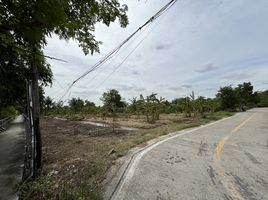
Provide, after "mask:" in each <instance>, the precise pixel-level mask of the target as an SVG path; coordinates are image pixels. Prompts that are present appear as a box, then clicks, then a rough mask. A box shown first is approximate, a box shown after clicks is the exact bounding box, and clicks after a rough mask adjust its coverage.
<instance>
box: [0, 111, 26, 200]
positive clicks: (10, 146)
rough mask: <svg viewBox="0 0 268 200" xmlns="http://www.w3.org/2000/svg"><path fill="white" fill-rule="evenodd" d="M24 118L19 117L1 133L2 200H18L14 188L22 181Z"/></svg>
mask: <svg viewBox="0 0 268 200" xmlns="http://www.w3.org/2000/svg"><path fill="white" fill-rule="evenodd" d="M24 134H25V133H24V125H23V117H22V116H20V117H17V118H16V119H15V120H14V121H13V122H12V123H11V124H10V127H9V128H8V129H7V130H6V131H4V132H2V133H0V200H15V199H18V197H17V195H16V194H15V191H14V187H15V185H16V184H17V183H18V182H19V181H21V178H22V172H23V168H22V165H23V162H24V145H25V139H24V137H25V136H24Z"/></svg>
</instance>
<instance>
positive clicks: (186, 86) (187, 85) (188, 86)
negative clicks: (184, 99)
mask: <svg viewBox="0 0 268 200" xmlns="http://www.w3.org/2000/svg"><path fill="white" fill-rule="evenodd" d="M181 87H183V88H187V89H189V88H192V87H193V86H192V85H189V84H185V85H182V86H181Z"/></svg>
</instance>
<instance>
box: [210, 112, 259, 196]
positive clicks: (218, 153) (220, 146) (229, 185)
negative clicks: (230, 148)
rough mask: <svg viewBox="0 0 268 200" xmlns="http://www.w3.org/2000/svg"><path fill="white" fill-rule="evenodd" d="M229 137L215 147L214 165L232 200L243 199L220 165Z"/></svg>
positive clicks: (240, 126) (234, 130)
mask: <svg viewBox="0 0 268 200" xmlns="http://www.w3.org/2000/svg"><path fill="white" fill-rule="evenodd" d="M255 114H256V113H254V114H252V115H251V116H250V117H248V118H247V119H246V120H244V121H243V122H242V123H241V124H239V125H238V126H236V127H235V128H234V129H232V131H231V134H235V133H237V132H238V131H239V130H240V129H241V128H242V127H244V126H245V125H246V124H247V123H248V122H249V121H250V120H251V119H252V118H253V117H254V115H255ZM230 136H231V135H228V136H225V137H224V138H223V139H221V140H220V141H219V143H218V144H217V146H216V148H215V150H214V155H215V156H216V158H217V160H216V162H215V165H216V167H217V171H218V173H219V175H220V176H221V177H222V179H223V180H222V182H223V185H224V187H225V188H226V189H227V190H228V191H229V193H230V194H231V196H232V197H233V198H234V199H243V198H242V197H241V195H240V193H239V192H238V191H237V190H236V188H235V186H234V184H233V183H232V181H230V179H229V178H228V177H227V176H226V174H225V170H224V168H223V167H222V166H221V164H220V160H221V152H222V149H223V147H224V145H225V143H226V142H227V141H228V140H229V138H230Z"/></svg>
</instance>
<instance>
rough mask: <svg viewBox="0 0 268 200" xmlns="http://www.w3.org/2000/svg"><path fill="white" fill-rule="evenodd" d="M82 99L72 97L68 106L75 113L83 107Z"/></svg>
mask: <svg viewBox="0 0 268 200" xmlns="http://www.w3.org/2000/svg"><path fill="white" fill-rule="evenodd" d="M84 104H85V102H84V100H82V99H80V98H77V99H76V98H72V99H71V100H70V101H69V106H70V107H71V109H72V110H73V111H74V112H75V113H76V112H81V111H82V109H83V107H84Z"/></svg>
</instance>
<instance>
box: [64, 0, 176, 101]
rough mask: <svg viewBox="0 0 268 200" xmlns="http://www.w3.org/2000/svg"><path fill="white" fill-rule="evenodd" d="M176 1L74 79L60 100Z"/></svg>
mask: <svg viewBox="0 0 268 200" xmlns="http://www.w3.org/2000/svg"><path fill="white" fill-rule="evenodd" d="M176 2H177V0H171V1H170V2H169V3H167V4H166V5H165V6H164V7H162V8H161V9H160V10H159V11H158V12H157V13H156V14H155V15H153V16H152V17H151V18H150V19H149V20H147V21H146V22H145V23H144V24H143V25H142V26H140V27H139V28H138V29H137V30H136V31H135V32H134V33H132V34H131V35H130V36H129V37H127V38H126V39H125V40H124V41H123V42H121V43H120V44H119V45H118V46H117V47H116V48H114V49H113V50H112V51H110V52H109V53H108V54H107V55H105V56H104V57H103V58H102V59H100V60H99V61H98V62H97V63H95V64H94V65H93V66H92V67H91V68H90V69H89V70H88V71H86V72H85V73H84V74H82V75H81V76H79V77H78V78H77V79H75V80H74V81H73V82H72V83H71V85H70V86H69V87H68V89H67V91H66V92H65V93H64V95H63V96H62V97H61V98H60V100H62V99H63V98H64V97H65V96H66V94H67V93H68V91H69V90H70V89H71V88H72V87H73V85H74V84H75V83H76V82H78V81H79V80H81V79H82V78H84V77H85V76H86V75H88V74H89V73H91V72H93V71H95V70H96V69H98V68H99V67H101V66H102V65H103V64H104V63H105V62H106V61H107V60H109V59H111V58H112V57H113V55H114V54H116V53H118V51H119V50H120V49H121V47H122V46H123V45H125V44H126V43H127V42H128V41H129V40H130V39H131V38H132V37H134V36H135V35H136V34H137V33H138V32H139V31H140V30H142V29H143V28H144V27H146V26H147V25H149V24H151V23H152V22H153V21H155V20H156V19H157V18H158V17H160V16H161V15H162V14H163V13H165V11H166V10H168V9H169V8H170V7H172V6H173V5H174V4H175V3H176Z"/></svg>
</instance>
